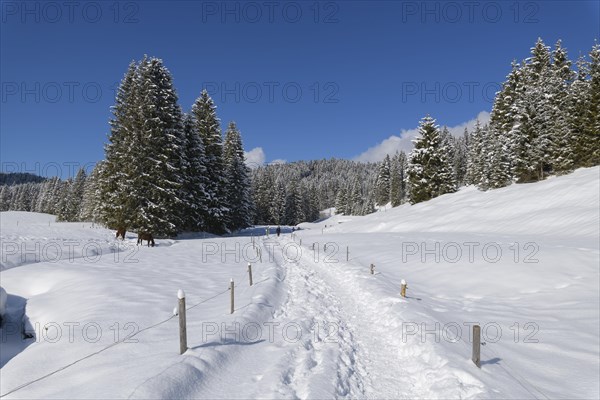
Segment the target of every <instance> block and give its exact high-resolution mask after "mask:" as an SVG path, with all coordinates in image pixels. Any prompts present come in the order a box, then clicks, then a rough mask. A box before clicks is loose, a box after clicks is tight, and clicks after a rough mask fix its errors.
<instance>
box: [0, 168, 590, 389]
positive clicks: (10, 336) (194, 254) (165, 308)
mask: <svg viewBox="0 0 600 400" xmlns="http://www.w3.org/2000/svg"><path fill="white" fill-rule="evenodd" d="M599 171H600V169H599V168H591V169H583V170H578V171H576V172H575V173H574V174H572V175H568V176H564V177H557V178H550V179H548V180H546V181H544V182H541V183H536V184H529V185H512V186H510V187H508V188H504V189H499V190H494V191H490V192H478V191H476V190H474V189H471V188H467V189H463V190H461V191H460V192H458V193H455V194H450V195H444V196H442V197H439V198H437V199H434V200H432V201H429V202H427V203H422V204H419V205H416V206H409V205H403V206H401V207H398V208H394V209H387V210H385V211H381V212H378V213H376V214H374V215H370V216H365V217H356V218H354V217H338V216H334V217H332V218H329V219H326V220H324V221H321V222H319V223H318V224H302V229H301V230H300V231H297V232H295V234H294V235H291V234H290V231H289V229H285V230H284V234H283V235H282V236H281V237H279V238H277V237H276V236H275V235H273V233H272V234H271V235H270V236H269V237H266V236H265V235H264V233H265V229H264V227H256V228H253V229H249V230H247V231H245V232H242V234H240V235H239V236H235V237H225V238H206V239H202V238H194V237H191V238H186V239H180V240H157V246H156V247H154V248H149V247H145V246H144V247H139V248H138V247H137V246H135V235H131V234H128V237H127V239H126V241H125V242H121V241H117V240H115V239H114V232H113V231H108V230H105V229H99V228H92V227H91V226H90V224H74V223H56V222H54V219H53V217H52V216H48V215H43V214H33V213H18V212H7V213H2V214H1V215H0V223H1V226H0V228H1V239H2V269H3V270H2V272H1V273H0V278H1V285H2V287H4V288H5V289H6V291H7V292H8V295H9V297H8V303H7V317H6V320H5V321H4V325H3V328H2V343H1V344H0V346H1V347H0V349H1V350H2V351H1V352H0V365H1V369H0V379H1V385H0V387H1V388H0V395H6V398H28V399H30V398H257V397H260V398H539V399H544V398H586V399H588V398H598V397H599V396H600V390H599V376H600V365H599V359H600V343H599V340H600V339H599V338H600V332H599V324H600V315H599V314H600V306H599V301H600V288H599V285H600V283H599V280H600V273H599V268H600V266H599V264H600V248H599V247H600V244H599V240H600V232H599V229H600V228H599V226H600V215H599V209H600V195H599V193H600V188H599V181H600V179H599V178H600V176H599ZM17 222H18V224H17ZM253 242H254V244H253ZM300 242H301V244H300ZM90 243H93V244H90ZM313 243H315V244H314V247H313ZM36 244H37V246H38V247H36ZM86 245H87V247H86ZM324 245H325V246H326V248H325V249H324ZM38 248H39V250H36V249H38ZM44 248H46V249H47V251H46V252H44V250H43V249H44ZM21 249H26V250H27V251H28V252H31V253H35V252H38V254H28V255H27V258H25V259H23V258H21V254H20V253H21ZM31 249H33V250H31ZM117 250H118V251H117ZM347 250H348V251H349V260H348V261H346V254H347V253H346V252H347ZM257 252H259V253H261V255H262V260H261V259H260V257H259V256H257ZM57 254H59V255H60V257H57ZM36 255H38V256H39V257H38V258H35V257H34V256H36ZM248 262H250V263H251V264H252V270H253V275H254V276H253V278H254V285H253V286H249V284H248V273H247V263H248ZM370 264H375V274H374V275H371V274H370V269H369V266H370ZM231 278H233V279H234V281H235V312H234V313H233V314H230V313H229V307H230V303H229V301H230V300H229V299H230V293H229V290H228V287H229V281H230V279H231ZM402 279H405V280H406V281H407V282H408V292H407V297H406V298H401V297H400V295H399V289H400V287H399V286H400V281H401V280H402ZM178 289H183V290H185V292H186V296H187V297H186V301H187V306H188V311H187V330H188V332H187V335H188V347H189V350H188V351H187V352H186V353H185V354H184V355H179V337H178V317H173V308H174V307H175V305H176V304H177V291H178ZM24 309H26V319H28V322H27V324H26V327H27V331H28V332H29V333H31V334H33V336H34V337H33V338H31V339H26V340H23V339H22V337H21V334H20V332H19V330H20V329H18V328H19V327H20V320H21V317H22V313H23V310H24ZM472 324H479V325H480V326H481V327H482V332H483V340H484V341H485V342H486V345H485V346H484V347H482V356H481V359H482V366H481V369H478V368H477V367H476V366H475V365H474V364H473V363H472V362H471V360H470V357H471V343H470V332H471V325H472ZM132 334H133V336H130V335H132Z"/></svg>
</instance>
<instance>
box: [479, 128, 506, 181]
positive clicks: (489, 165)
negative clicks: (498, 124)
mask: <svg viewBox="0 0 600 400" xmlns="http://www.w3.org/2000/svg"><path fill="white" fill-rule="evenodd" d="M481 134H482V143H481V150H482V153H483V155H484V157H482V158H481V159H480V160H481V162H482V167H483V169H482V179H481V180H480V182H479V185H478V186H479V189H482V190H488V189H497V188H501V187H504V186H508V185H510V184H511V182H512V178H511V174H510V163H509V157H508V151H507V148H506V146H505V145H504V144H503V143H502V139H501V138H500V136H499V133H498V131H497V130H496V129H495V128H494V126H493V125H489V126H488V125H485V126H484V127H483V129H482V130H481Z"/></svg>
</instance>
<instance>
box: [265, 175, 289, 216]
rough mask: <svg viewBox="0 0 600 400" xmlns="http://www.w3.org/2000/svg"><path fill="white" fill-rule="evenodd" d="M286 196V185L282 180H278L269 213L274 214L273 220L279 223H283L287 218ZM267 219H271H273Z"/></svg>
mask: <svg viewBox="0 0 600 400" xmlns="http://www.w3.org/2000/svg"><path fill="white" fill-rule="evenodd" d="M267 196H268V195H267ZM285 197H286V196H285V186H284V184H283V183H282V182H281V181H278V182H277V185H276V188H275V191H274V192H273V197H272V199H271V208H270V214H269V215H271V216H272V222H273V223H275V224H277V225H281V224H283V221H284V220H285ZM267 198H268V197H267ZM265 220H266V221H270V220H271V219H268V220H267V219H265ZM267 223H268V222H267Z"/></svg>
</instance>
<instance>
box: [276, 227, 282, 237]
mask: <svg viewBox="0 0 600 400" xmlns="http://www.w3.org/2000/svg"><path fill="white" fill-rule="evenodd" d="M275 232H277V237H279V235H281V227H280V226H278V227H277V229H276V230H275Z"/></svg>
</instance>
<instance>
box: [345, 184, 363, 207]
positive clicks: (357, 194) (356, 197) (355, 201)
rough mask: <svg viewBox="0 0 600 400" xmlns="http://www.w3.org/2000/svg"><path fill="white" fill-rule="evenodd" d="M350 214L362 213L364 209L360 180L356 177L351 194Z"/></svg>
mask: <svg viewBox="0 0 600 400" xmlns="http://www.w3.org/2000/svg"><path fill="white" fill-rule="evenodd" d="M348 203H349V207H348V208H349V209H350V210H349V214H352V215H362V211H363V195H362V187H361V184H360V181H359V180H358V179H355V180H354V182H353V183H352V190H351V192H350V196H349V202H348Z"/></svg>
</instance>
